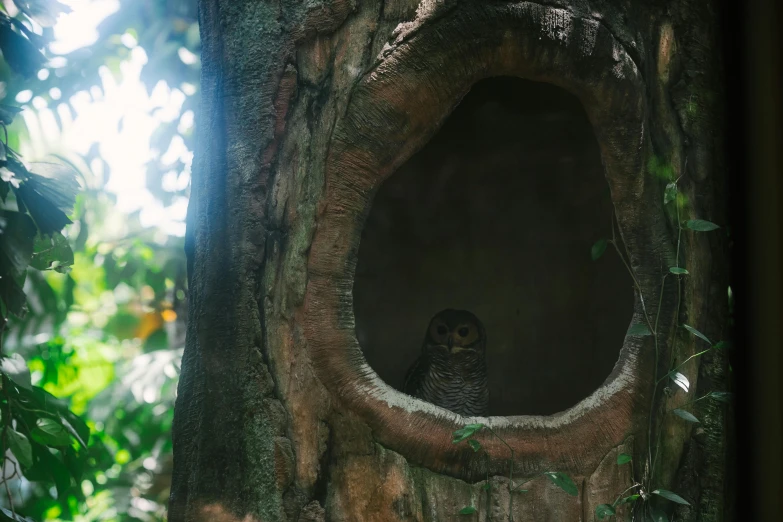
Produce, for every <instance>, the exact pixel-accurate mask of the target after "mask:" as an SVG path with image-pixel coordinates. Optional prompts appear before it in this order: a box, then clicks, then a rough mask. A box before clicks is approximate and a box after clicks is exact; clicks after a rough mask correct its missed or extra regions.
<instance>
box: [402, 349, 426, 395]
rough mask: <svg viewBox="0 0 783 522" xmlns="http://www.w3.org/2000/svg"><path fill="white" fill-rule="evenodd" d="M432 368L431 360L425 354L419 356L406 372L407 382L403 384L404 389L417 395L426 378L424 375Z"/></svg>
mask: <svg viewBox="0 0 783 522" xmlns="http://www.w3.org/2000/svg"><path fill="white" fill-rule="evenodd" d="M429 368H430V360H429V357H427V356H426V355H425V354H422V355H421V356H419V358H418V359H416V361H415V362H414V363H413V364H412V365H411V367H410V368H408V373H406V374H405V383H404V384H403V386H402V391H403V392H405V393H407V394H408V395H412V396H414V397H416V396H417V394H418V391H419V389H420V388H421V383H422V381H423V380H424V376H425V375H427V372H428V371H429Z"/></svg>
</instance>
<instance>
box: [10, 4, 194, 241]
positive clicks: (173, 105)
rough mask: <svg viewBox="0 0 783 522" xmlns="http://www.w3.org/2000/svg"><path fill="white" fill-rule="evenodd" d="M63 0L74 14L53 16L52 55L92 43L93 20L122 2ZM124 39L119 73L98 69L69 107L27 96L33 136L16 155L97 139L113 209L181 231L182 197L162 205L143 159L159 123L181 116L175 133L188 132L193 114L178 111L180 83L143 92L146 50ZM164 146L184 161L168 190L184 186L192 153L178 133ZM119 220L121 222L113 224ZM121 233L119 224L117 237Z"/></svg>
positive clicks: (85, 145) (64, 149)
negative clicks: (94, 82)
mask: <svg viewBox="0 0 783 522" xmlns="http://www.w3.org/2000/svg"><path fill="white" fill-rule="evenodd" d="M63 3H66V4H68V5H70V6H71V7H72V8H73V12H71V13H69V14H64V15H61V16H60V17H59V18H58V21H57V24H56V25H55V26H54V34H55V37H56V41H55V42H53V43H52V44H51V46H50V51H51V53H50V55H55V54H64V53H68V52H71V51H73V50H76V49H79V48H81V47H84V46H88V45H91V44H92V43H94V42H95V40H96V38H97V36H98V33H97V31H96V27H97V26H98V24H100V22H101V21H102V20H103V19H104V18H105V17H107V16H108V15H110V14H112V13H113V12H115V11H116V10H117V9H118V7H119V2H118V1H117V0H93V1H90V0H64V1H63ZM122 43H123V44H124V45H125V46H127V47H128V48H129V49H130V54H129V56H130V57H129V59H128V60H126V61H124V62H123V63H122V64H121V66H120V76H121V77H120V78H116V77H115V76H114V75H112V73H111V72H110V71H109V69H108V68H106V67H102V68H101V71H100V76H101V87H100V88H97V87H94V88H92V89H91V90H90V92H87V91H82V92H79V93H77V94H76V95H74V96H73V97H72V98H71V99H70V102H71V105H72V107H73V111H72V110H70V109H69V108H68V106H67V105H66V104H63V103H59V104H58V105H56V106H55V105H53V103H56V102H48V103H47V100H44V99H43V98H41V97H36V98H34V99H32V100H31V102H30V103H31V105H32V106H33V107H34V108H35V109H36V110H35V111H32V110H30V109H27V110H25V111H24V112H23V113H22V115H23V117H24V121H25V124H26V126H27V128H28V129H29V132H30V140H29V142H28V141H27V140H25V142H24V143H22V146H21V153H22V154H23V156H24V158H25V159H26V160H27V161H32V160H40V159H43V158H44V157H45V156H46V155H47V154H52V153H54V154H62V155H64V156H66V157H68V156H69V155H71V154H73V153H77V154H82V155H83V154H86V153H87V151H88V150H89V149H90V147H91V146H92V145H93V144H94V143H98V144H99V147H100V155H101V157H102V158H103V159H104V160H105V161H106V163H107V164H108V166H109V167H110V177H109V182H108V184H107V186H106V189H107V190H108V191H110V192H112V193H114V194H116V196H117V210H119V211H121V212H125V213H130V212H134V211H136V210H141V213H140V216H139V217H140V220H141V224H142V225H143V226H149V227H158V228H160V229H161V230H162V231H163V232H165V233H166V234H170V235H176V236H182V235H184V233H185V224H184V220H185V214H186V209H187V199H186V198H184V197H176V198H174V200H173V201H172V203H171V205H169V206H167V207H164V206H163V204H162V203H161V202H160V201H158V200H157V199H156V198H154V197H153V195H152V194H151V193H150V192H149V191H148V190H147V188H146V185H145V172H146V167H145V164H146V163H147V162H148V161H149V160H150V159H152V150H151V146H150V138H151V136H152V134H153V132H154V131H155V129H156V128H157V127H158V125H159V124H160V123H162V122H170V121H174V120H179V130H180V132H183V131H187V130H188V128H189V127H191V126H192V125H193V113H192V112H191V111H187V112H185V113H184V114H181V107H182V103H183V102H184V100H185V98H186V94H185V93H184V92H183V91H182V90H180V89H179V88H176V87H175V88H171V87H169V86H168V85H167V84H166V83H165V82H163V81H160V82H158V84H157V85H156V86H155V87H154V89H152V92H149V93H148V92H147V89H146V87H145V86H144V84H143V83H142V82H141V81H140V79H139V78H140V73H141V69H142V67H143V66H144V64H146V63H147V59H148V57H147V53H146V52H145V50H144V49H142V48H141V47H138V46H136V40H135V38H134V37H133V36H132V35H130V34H126V35H124V37H123V38H122ZM187 57H188V58H189V56H187ZM66 59H67V55H66ZM57 60H58V58H55V59H54V60H53V62H54V63H55V64H56V63H57ZM50 64H51V62H50ZM43 74H46V73H43ZM188 87H189V86H183V88H185V89H188ZM27 92H29V91H27ZM22 94H24V93H20V95H22ZM50 95H51V93H50ZM52 97H53V98H54V96H52ZM27 100H29V94H28V95H27ZM16 101H17V102H18V103H25V101H26V100H25V97H24V96H17V100H16ZM53 111H56V112H57V114H58V115H59V117H60V120H61V122H62V124H61V126H58V125H57V123H56V120H55V116H54V112H53ZM161 152H164V154H163V157H162V160H163V162H164V163H167V164H172V165H173V164H174V163H175V162H176V161H177V160H181V161H182V162H183V163H184V165H185V166H186V168H185V169H184V170H182V171H181V172H178V171H175V170H172V171H171V172H168V173H167V174H166V175H165V176H164V178H163V185H164V187H165V188H166V189H167V190H182V189H183V188H185V187H186V186H187V184H188V183H189V181H190V165H191V162H192V157H193V155H192V153H191V152H190V151H189V150H188V149H187V147H186V146H185V144H184V142H183V140H182V139H181V138H180V137H179V136H175V138H174V139H173V140H172V142H171V145H170V147H169V148H168V150H167V151H161ZM90 167H91V168H92V169H93V171H95V173H96V174H100V173H101V169H102V165H101V164H100V162H97V161H96V162H93V164H92V165H90ZM118 226H121V225H120V224H119V223H118ZM122 233H123V231H122V230H117V234H118V235H121V234H122Z"/></svg>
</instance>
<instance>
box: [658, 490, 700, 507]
mask: <svg viewBox="0 0 783 522" xmlns="http://www.w3.org/2000/svg"><path fill="white" fill-rule="evenodd" d="M653 495H658V496H659V497H663V498H665V499H666V500H671V501H672V502H676V503H678V504H682V505H683V506H690V505H691V503H690V502H688V501H687V500H685V499H684V498H682V497H681V496H679V495H678V494H676V493H672V492H671V491H669V490H667V489H656V490H655V491H653Z"/></svg>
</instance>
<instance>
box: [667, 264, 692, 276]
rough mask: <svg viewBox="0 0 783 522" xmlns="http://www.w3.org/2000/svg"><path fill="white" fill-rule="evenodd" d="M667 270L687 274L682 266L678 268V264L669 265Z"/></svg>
mask: <svg viewBox="0 0 783 522" xmlns="http://www.w3.org/2000/svg"><path fill="white" fill-rule="evenodd" d="M669 272H671V273H672V274H674V275H688V271H687V270H685V269H684V268H680V267H678V266H671V267H669Z"/></svg>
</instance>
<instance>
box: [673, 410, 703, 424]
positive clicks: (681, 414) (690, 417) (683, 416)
mask: <svg viewBox="0 0 783 522" xmlns="http://www.w3.org/2000/svg"><path fill="white" fill-rule="evenodd" d="M672 413H674V414H675V415H676V416H678V417H680V418H681V419H685V420H686V421H688V422H693V423H698V422H699V419H697V418H696V417H694V416H693V414H692V413H691V412H689V411H685V410H681V409H679V408H676V409H674V410H672Z"/></svg>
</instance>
